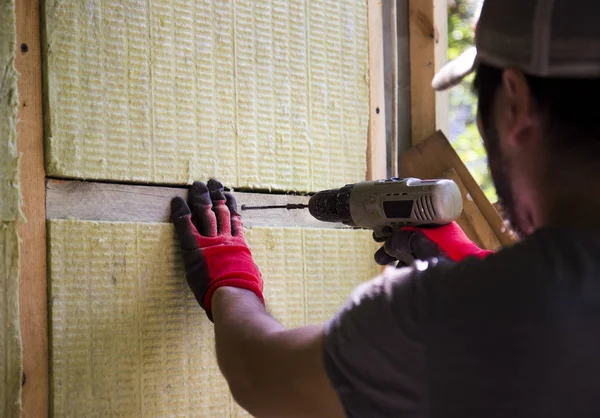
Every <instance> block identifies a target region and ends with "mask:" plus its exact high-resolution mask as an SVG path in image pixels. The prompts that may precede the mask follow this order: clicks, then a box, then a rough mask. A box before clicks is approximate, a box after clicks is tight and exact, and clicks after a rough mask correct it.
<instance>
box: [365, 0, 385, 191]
mask: <svg viewBox="0 0 600 418" xmlns="http://www.w3.org/2000/svg"><path fill="white" fill-rule="evenodd" d="M367 9H368V13H367V14H368V31H369V69H368V79H369V128H368V138H367V144H368V145H367V173H366V177H367V180H377V179H382V178H385V177H386V176H387V144H386V121H385V79H384V73H383V68H384V60H383V29H382V26H383V21H382V19H383V17H382V10H381V0H367Z"/></svg>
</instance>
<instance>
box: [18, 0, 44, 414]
mask: <svg viewBox="0 0 600 418" xmlns="http://www.w3.org/2000/svg"><path fill="white" fill-rule="evenodd" d="M15 5H16V10H15V12H16V26H17V56H16V59H15V66H16V68H17V71H18V72H19V74H20V76H19V84H18V89H19V114H18V119H19V122H18V123H17V149H18V152H19V154H20V155H21V159H20V187H21V195H22V199H23V200H22V211H23V215H24V217H25V220H24V221H22V222H20V223H19V237H20V239H21V247H20V254H21V255H20V274H19V304H20V319H21V341H22V347H23V348H22V349H23V374H24V376H23V391H22V395H21V399H22V404H23V417H25V418H28V417H31V418H43V417H47V416H48V395H49V386H48V319H47V318H48V310H47V307H46V306H47V300H48V296H47V291H46V214H45V189H44V178H45V171H44V142H43V140H44V138H43V120H42V56H41V51H40V25H39V21H40V14H39V13H40V9H39V8H40V3H39V1H36V0H17V1H16V2H15Z"/></svg>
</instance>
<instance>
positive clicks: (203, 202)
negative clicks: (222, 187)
mask: <svg viewBox="0 0 600 418" xmlns="http://www.w3.org/2000/svg"><path fill="white" fill-rule="evenodd" d="M188 201H189V203H190V207H191V209H192V219H193V221H194V224H195V225H196V229H197V230H198V232H199V233H200V235H203V236H205V237H215V236H217V219H216V217H215V213H214V212H213V211H212V201H211V199H210V193H209V191H208V188H207V187H206V185H205V184H204V183H202V182H200V181H195V182H194V184H192V187H191V188H190V192H189V197H188Z"/></svg>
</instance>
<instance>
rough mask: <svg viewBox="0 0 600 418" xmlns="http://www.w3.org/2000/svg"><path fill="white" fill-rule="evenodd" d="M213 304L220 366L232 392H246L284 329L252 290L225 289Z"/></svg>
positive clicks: (215, 296)
mask: <svg viewBox="0 0 600 418" xmlns="http://www.w3.org/2000/svg"><path fill="white" fill-rule="evenodd" d="M212 301H213V316H214V322H215V339H216V346H217V360H218V362H219V367H220V368H221V371H222V373H223V375H224V376H225V378H226V379H227V381H228V382H229V384H230V386H232V390H236V389H240V390H243V389H244V387H246V386H248V385H251V384H252V382H249V381H248V380H249V379H255V375H254V371H255V370H253V369H255V368H260V366H259V364H260V363H261V360H262V359H261V357H263V356H264V354H265V353H264V349H265V345H266V344H268V340H269V338H270V337H271V338H272V336H273V334H275V333H277V332H279V331H282V330H284V327H283V325H281V324H280V323H279V322H278V321H277V320H276V319H275V318H273V317H272V316H271V315H270V314H269V313H268V312H267V311H266V309H265V306H264V305H263V304H262V303H261V302H260V301H259V300H258V298H257V297H256V296H255V295H254V294H253V293H252V292H250V291H247V290H244V289H237V288H233V287H222V288H220V289H217V291H216V292H215V294H214V296H213V299H212Z"/></svg>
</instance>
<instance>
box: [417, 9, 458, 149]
mask: <svg viewBox="0 0 600 418" xmlns="http://www.w3.org/2000/svg"><path fill="white" fill-rule="evenodd" d="M408 1H409V14H408V15H409V23H408V25H409V44H410V47H409V50H410V108H411V135H412V143H413V144H417V143H418V142H420V141H422V140H424V139H425V138H427V137H428V136H429V135H431V134H433V133H434V132H435V131H436V130H437V129H440V128H441V129H442V130H444V131H446V132H447V129H448V128H447V125H448V122H447V120H446V119H447V115H448V110H447V107H448V98H447V93H436V91H435V90H434V89H433V87H431V81H432V80H433V76H434V75H435V72H436V71H437V70H438V69H439V68H440V67H441V65H442V64H443V63H444V62H445V61H446V56H447V51H448V45H447V43H448V41H447V39H448V38H447V33H446V32H447V21H446V20H447V18H448V15H447V10H446V2H445V0H408Z"/></svg>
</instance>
